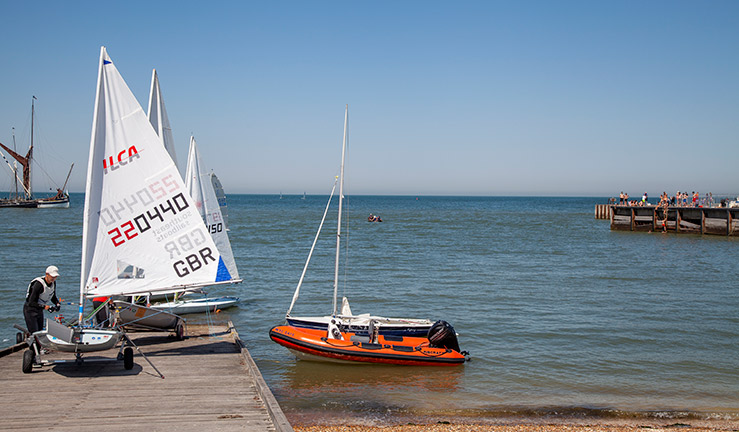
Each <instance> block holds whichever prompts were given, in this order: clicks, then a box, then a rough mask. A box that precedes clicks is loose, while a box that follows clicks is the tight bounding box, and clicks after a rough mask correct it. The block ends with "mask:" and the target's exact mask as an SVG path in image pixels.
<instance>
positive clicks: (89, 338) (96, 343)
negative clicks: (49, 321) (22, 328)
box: [33, 329, 122, 353]
mask: <svg viewBox="0 0 739 432" xmlns="http://www.w3.org/2000/svg"><path fill="white" fill-rule="evenodd" d="M121 335H122V333H121V332H119V331H116V330H102V329H80V330H79V332H78V333H75V338H74V340H73V341H71V342H67V341H64V340H62V339H60V338H58V337H56V336H52V335H50V334H49V333H48V332H47V331H46V330H42V331H38V332H36V333H34V334H33V336H34V337H35V338H36V340H37V341H38V342H39V343H40V344H41V346H42V347H44V348H47V349H50V350H54V351H63V352H79V353H87V352H95V351H105V350H109V349H111V348H113V347H115V346H116V344H117V343H118V341H120V339H121Z"/></svg>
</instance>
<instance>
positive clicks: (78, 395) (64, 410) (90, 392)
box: [0, 322, 293, 432]
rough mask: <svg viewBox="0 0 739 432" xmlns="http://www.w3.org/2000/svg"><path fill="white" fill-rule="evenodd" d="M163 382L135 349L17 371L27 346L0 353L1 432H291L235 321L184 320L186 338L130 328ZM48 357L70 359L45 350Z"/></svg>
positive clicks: (62, 354) (87, 356)
mask: <svg viewBox="0 0 739 432" xmlns="http://www.w3.org/2000/svg"><path fill="white" fill-rule="evenodd" d="M129 337H131V339H132V340H133V341H134V342H135V343H136V345H138V346H139V347H140V348H141V350H142V351H143V352H144V353H145V354H146V356H147V357H148V358H149V360H151V362H152V363H153V364H154V365H155V366H156V368H157V369H158V370H159V371H161V373H162V374H163V375H164V376H165V379H161V378H160V377H159V374H158V373H157V371H156V370H154V369H152V367H151V366H150V365H149V364H148V363H147V362H146V361H145V360H144V359H143V358H142V357H141V356H140V355H138V354H136V355H135V356H134V367H133V369H131V370H125V369H124V367H123V364H122V362H120V361H119V362H115V361H112V362H108V363H95V362H94V361H95V360H96V359H99V358H101V357H102V358H112V359H115V357H116V353H117V350H109V351H101V352H99V353H97V352H96V353H89V354H87V355H85V357H84V358H85V359H88V360H89V361H88V362H83V363H82V364H80V365H77V364H74V363H70V364H57V365H53V366H45V367H41V368H34V369H33V371H32V372H31V373H29V374H24V373H23V372H22V371H21V363H22V354H23V353H22V351H23V350H24V348H25V343H22V344H18V345H16V346H14V347H10V348H8V349H4V350H2V354H1V355H0V401H2V403H1V404H0V429H3V430H68V431H72V430H74V431H93V430H106V431H118V430H120V431H123V430H126V431H129V430H131V431H133V430H143V431H147V432H154V431H185V432H189V431H192V432H200V431H206V430H207V431H210V430H218V431H253V432H262V431H272V432H292V430H293V429H292V427H291V426H290V423H289V422H288V421H287V419H286V418H285V415H284V414H283V412H282V410H281V408H280V406H279V405H278V403H277V401H276V400H275V398H274V396H273V395H272V392H271V391H270V390H269V387H267V384H266V383H265V382H264V379H263V378H262V374H261V373H260V372H259V369H257V366H256V364H255V363H254V360H253V359H252V358H251V355H250V354H249V352H248V351H247V350H246V348H245V347H244V344H243V342H242V341H241V338H240V337H239V335H238V333H237V332H236V329H235V328H234V327H233V324H231V323H230V322H229V323H228V325H225V324H220V325H215V326H205V325H188V328H187V338H186V339H185V340H184V341H177V340H175V339H174V338H172V337H169V336H168V335H167V333H129ZM47 357H48V358H50V359H74V357H73V355H72V354H64V353H50V354H48V356H47Z"/></svg>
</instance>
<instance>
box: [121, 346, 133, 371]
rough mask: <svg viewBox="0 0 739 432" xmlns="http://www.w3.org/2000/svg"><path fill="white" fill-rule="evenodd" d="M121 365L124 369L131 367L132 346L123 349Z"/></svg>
mask: <svg viewBox="0 0 739 432" xmlns="http://www.w3.org/2000/svg"><path fill="white" fill-rule="evenodd" d="M123 367H124V368H125V369H126V370H131V369H133V348H131V347H128V348H126V349H124V350H123Z"/></svg>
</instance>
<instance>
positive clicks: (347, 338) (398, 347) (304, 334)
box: [269, 321, 468, 366]
mask: <svg viewBox="0 0 739 432" xmlns="http://www.w3.org/2000/svg"><path fill="white" fill-rule="evenodd" d="M329 334H331V337H329ZM269 336H270V338H272V340H273V341H275V342H277V343H278V344H280V345H282V346H284V347H286V348H287V349H289V350H290V351H291V352H293V353H294V354H295V355H296V356H297V357H298V358H302V359H307V360H320V361H333V362H341V363H347V362H348V363H354V362H360V363H386V364H397V365H414V366H457V365H461V364H464V362H465V360H466V356H467V355H468V353H467V352H466V351H461V352H460V350H459V345H458V343H457V337H456V333H454V329H453V328H452V327H451V326H450V325H449V324H448V323H446V322H444V321H438V322H437V323H436V324H434V326H432V328H431V330H429V337H427V338H424V337H409V336H391V335H385V336H383V335H380V334H377V333H375V334H372V335H371V336H359V335H356V334H354V333H351V332H343V331H341V330H340V329H338V328H337V327H336V326H335V325H334V326H331V325H330V326H329V330H328V332H327V331H326V330H317V329H309V328H301V327H294V326H290V325H280V326H275V327H272V329H271V330H270V331H269Z"/></svg>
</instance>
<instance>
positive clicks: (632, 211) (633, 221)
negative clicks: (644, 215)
mask: <svg viewBox="0 0 739 432" xmlns="http://www.w3.org/2000/svg"><path fill="white" fill-rule="evenodd" d="M635 218H636V216H634V207H631V231H634V223H635V222H636V221H635Z"/></svg>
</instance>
